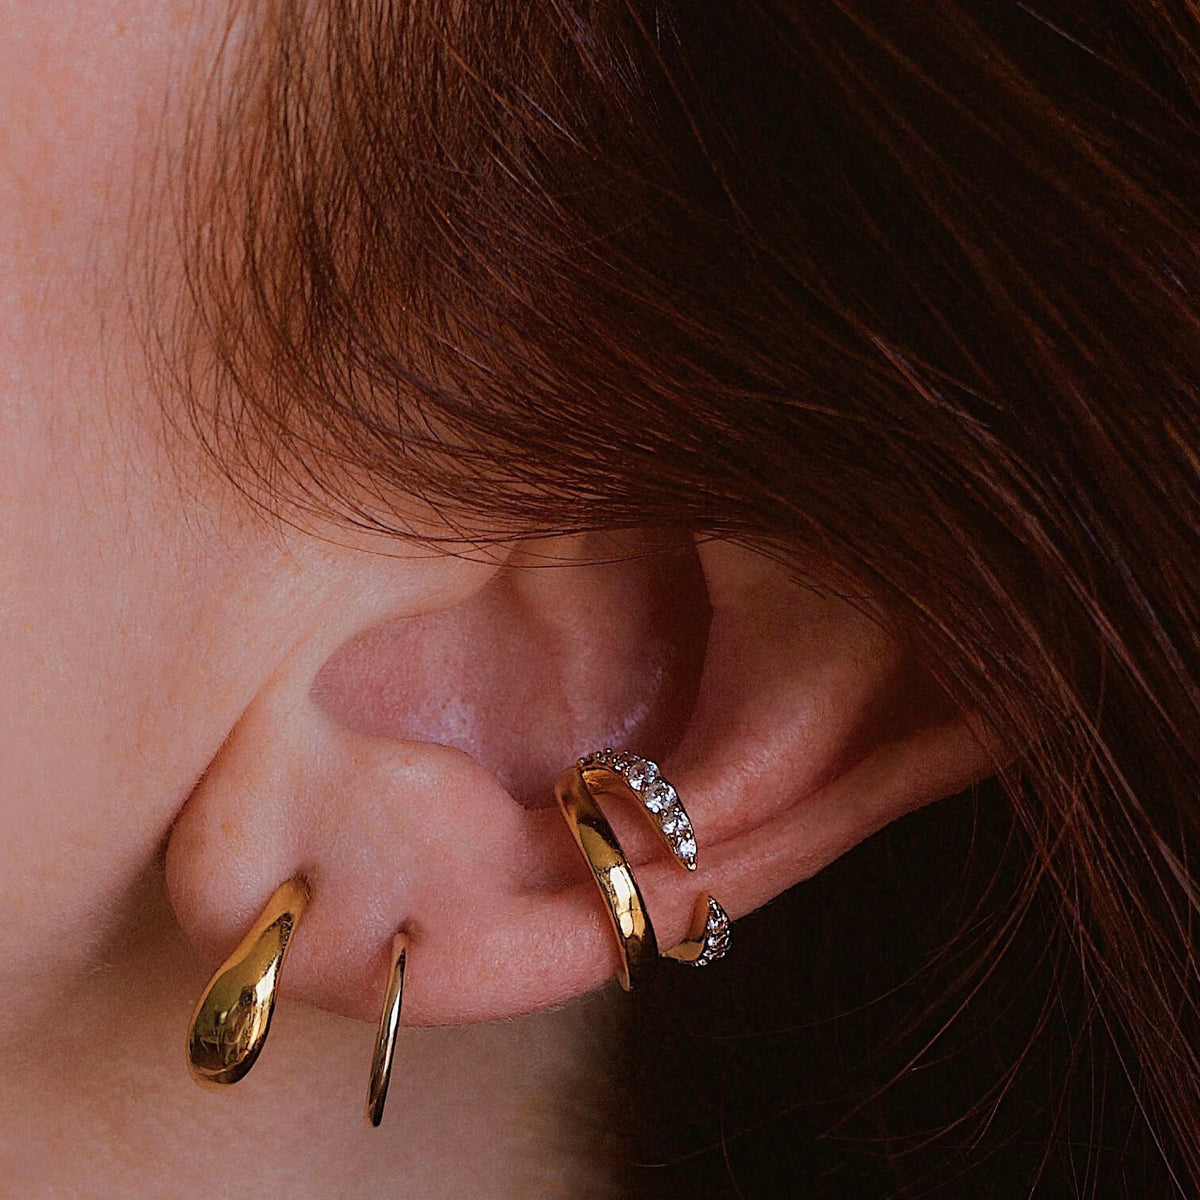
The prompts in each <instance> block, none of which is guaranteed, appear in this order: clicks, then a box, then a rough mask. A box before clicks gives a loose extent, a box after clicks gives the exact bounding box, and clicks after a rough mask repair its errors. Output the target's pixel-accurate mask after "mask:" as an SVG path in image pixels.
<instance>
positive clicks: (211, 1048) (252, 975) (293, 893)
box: [187, 879, 308, 1088]
mask: <svg viewBox="0 0 1200 1200" xmlns="http://www.w3.org/2000/svg"><path fill="white" fill-rule="evenodd" d="M307 904H308V888H307V887H306V886H305V885H304V883H303V882H301V881H300V880H298V879H292V880H289V881H288V882H287V883H285V884H283V885H282V886H281V887H279V888H277V889H276V891H275V894H274V895H273V896H272V897H271V899H270V900H269V901H268V902H267V906H266V908H265V909H263V911H262V914H261V915H260V916H259V918H258V920H257V921H255V922H254V924H253V926H251V928H250V930H249V932H248V933H247V934H246V936H245V937H244V938H243V939H242V942H241V944H240V945H239V946H238V948H237V949H236V950H235V951H234V952H233V953H232V954H231V955H230V956H229V957H228V958H227V959H226V960H225V961H224V962H223V963H222V964H221V966H220V967H219V968H218V970H217V973H216V974H215V975H214V976H213V977H212V980H211V982H210V983H209V985H208V987H207V988H205V989H204V995H202V996H201V997H200V1001H199V1003H198V1004H197V1005H196V1010H195V1012H194V1013H193V1014H192V1025H191V1029H190V1030H189V1032H188V1047H187V1055H188V1070H189V1071H190V1072H191V1075H192V1078H193V1079H194V1080H196V1082H197V1083H199V1084H202V1085H204V1086H206V1087H213V1088H220V1087H222V1086H224V1085H226V1084H231V1083H237V1081H238V1080H239V1079H241V1078H242V1077H243V1076H244V1075H245V1074H246V1073H247V1072H248V1071H249V1070H250V1068H251V1067H252V1066H254V1064H255V1062H256V1061H257V1059H258V1056H259V1053H260V1052H261V1050H262V1048H263V1044H264V1042H265V1041H266V1039H267V1032H268V1030H269V1029H270V1027H271V1015H272V1013H274V1011H275V996H276V993H277V992H278V989H279V973H280V971H281V970H282V969H283V963H284V959H285V958H286V957H287V952H288V947H289V946H290V945H291V941H292V934H293V933H294V932H295V930H296V925H297V923H298V922H299V920H300V917H301V916H302V915H303V913H304V909H305V907H306V906H307Z"/></svg>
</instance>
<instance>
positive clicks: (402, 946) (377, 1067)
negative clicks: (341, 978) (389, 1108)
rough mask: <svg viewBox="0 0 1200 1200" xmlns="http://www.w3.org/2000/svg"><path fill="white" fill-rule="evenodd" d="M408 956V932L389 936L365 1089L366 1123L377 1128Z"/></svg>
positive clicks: (385, 1098)
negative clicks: (383, 992) (389, 953)
mask: <svg viewBox="0 0 1200 1200" xmlns="http://www.w3.org/2000/svg"><path fill="white" fill-rule="evenodd" d="M407 958H408V935H407V934H405V933H398V934H396V936H395V937H394V938H392V965H391V969H390V970H389V971H388V985H387V994H386V996H385V998H384V1001H383V1014H382V1016H381V1017H380V1018H379V1036H378V1037H377V1038H376V1039H375V1057H374V1058H373V1059H372V1061H371V1082H370V1085H369V1086H368V1088H367V1106H366V1118H367V1124H368V1125H371V1126H374V1127H376V1128H377V1127H378V1125H379V1123H380V1121H382V1120H383V1106H384V1103H385V1102H386V1101H387V1093H388V1082H389V1081H390V1080H391V1077H392V1059H393V1057H394V1056H395V1054H396V1034H397V1032H398V1031H399V1029H400V1005H401V1004H402V1003H403V1000H404V964H405V960H406V959H407Z"/></svg>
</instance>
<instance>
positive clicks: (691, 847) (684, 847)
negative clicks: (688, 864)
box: [675, 837, 696, 858]
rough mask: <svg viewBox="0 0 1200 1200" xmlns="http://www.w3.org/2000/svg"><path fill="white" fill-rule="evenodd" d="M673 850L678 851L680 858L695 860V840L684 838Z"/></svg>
mask: <svg viewBox="0 0 1200 1200" xmlns="http://www.w3.org/2000/svg"><path fill="white" fill-rule="evenodd" d="M675 848H676V849H677V850H678V851H679V854H680V856H681V857H682V858H695V857H696V839H695V838H692V837H685V838H684V839H683V841H681V842H679V843H678V845H677V846H676V847H675Z"/></svg>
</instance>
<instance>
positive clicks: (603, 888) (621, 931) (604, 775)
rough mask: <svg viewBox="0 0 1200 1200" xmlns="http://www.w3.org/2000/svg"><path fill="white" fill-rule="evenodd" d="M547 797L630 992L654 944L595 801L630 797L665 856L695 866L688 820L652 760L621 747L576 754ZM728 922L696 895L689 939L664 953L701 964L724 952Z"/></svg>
mask: <svg viewBox="0 0 1200 1200" xmlns="http://www.w3.org/2000/svg"><path fill="white" fill-rule="evenodd" d="M554 794H555V797H556V798H557V800H558V804H559V808H561V810H562V814H563V816H564V817H565V818H566V821H567V825H568V827H569V828H570V830H571V833H572V835H573V836H574V838H575V844H576V845H577V846H578V847H579V850H580V852H581V853H582V854H583V857H584V859H585V860H586V862H587V864H588V867H589V868H590V869H591V872H592V876H593V878H594V879H595V880H596V885H597V886H598V887H599V889H600V895H601V896H602V897H603V899H604V903H605V906H606V908H607V911H608V915H609V918H610V920H611V923H612V928H613V933H614V934H615V935H616V939H617V946H618V948H619V949H620V954H621V961H620V967H619V968H618V978H619V979H620V981H621V986H622V987H623V988H624V989H625V990H626V991H629V990H630V989H631V988H632V987H633V985H634V984H635V983H637V982H638V981H639V980H641V979H642V978H643V977H644V976H645V974H646V972H647V971H648V970H649V969H650V967H651V966H652V965H653V964H654V963H655V962H656V961H657V960H658V957H659V950H658V941H657V938H656V937H655V934H654V926H653V925H652V923H651V921H650V916H649V914H648V913H647V911H646V903H645V901H644V900H643V898H642V893H641V889H640V888H639V887H638V885H637V880H636V879H635V878H634V875H633V870H632V868H631V867H630V865H629V860H628V858H626V856H625V852H624V851H623V850H622V849H621V843H620V842H619V841H618V840H617V836H616V834H615V833H614V832H613V829H612V826H611V825H610V824H609V823H608V819H607V818H606V817H605V815H604V813H603V811H602V809H601V807H600V804H599V800H601V799H609V800H616V801H619V802H623V803H628V802H629V801H630V800H633V801H634V802H635V803H636V804H637V806H638V808H639V809H640V810H641V811H642V812H643V813H644V814H645V815H646V816H647V817H648V818H649V820H650V822H651V824H652V825H653V826H654V828H655V830H656V831H657V832H658V834H659V837H660V838H661V839H662V840H663V842H664V843H665V845H666V847H667V849H668V850H669V851H670V854H671V857H672V859H673V860H674V861H675V862H677V863H679V865H680V866H682V867H684V868H686V869H687V870H689V871H694V870H695V869H696V854H697V846H696V835H695V831H694V829H693V827H692V822H691V818H690V817H689V816H688V814H687V811H686V810H685V809H684V807H683V804H682V803H681V802H680V799H679V794H678V793H677V792H676V791H675V789H674V788H673V787H672V786H671V784H669V783H668V782H667V781H666V780H665V779H664V778H663V777H662V774H661V772H660V771H659V769H658V765H657V764H656V763H653V762H651V761H650V760H649V759H647V758H641V757H639V756H638V755H636V754H630V753H629V752H627V751H618V750H612V749H605V750H598V751H596V752H595V753H594V754H589V755H587V756H586V757H584V758H581V759H579V761H578V762H577V763H576V764H575V765H574V766H573V767H569V768H568V769H567V770H565V771H564V772H563V773H562V774H561V775H560V776H559V777H558V780H557V782H556V783H555V785H554ZM729 925H730V922H729V917H728V916H727V915H726V913H725V910H724V909H723V908H722V907H721V905H720V904H719V903H718V902H717V900H716V899H715V898H714V897H713V896H710V895H708V894H707V893H703V894H702V895H701V896H700V898H699V900H698V901H697V905H696V914H695V917H694V919H693V924H692V928H691V929H690V930H689V932H688V936H687V937H686V938H685V939H684V940H683V941H682V942H680V944H679V945H678V946H676V947H674V948H673V949H671V950H668V951H667V952H666V956H667V957H669V958H674V959H675V960H676V961H678V962H683V963H687V964H688V965H691V966H707V965H708V964H709V963H712V962H715V961H716V960H717V959H718V958H720V957H721V956H722V955H724V954H725V952H726V951H727V950H728V949H729V936H730V935H729Z"/></svg>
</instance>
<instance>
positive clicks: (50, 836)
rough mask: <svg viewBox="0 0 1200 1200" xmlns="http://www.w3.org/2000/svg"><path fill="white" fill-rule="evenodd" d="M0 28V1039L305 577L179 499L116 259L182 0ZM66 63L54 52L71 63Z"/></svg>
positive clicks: (295, 611) (148, 851)
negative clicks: (0, 31) (1, 1000)
mask: <svg viewBox="0 0 1200 1200" xmlns="http://www.w3.org/2000/svg"><path fill="white" fill-rule="evenodd" d="M3 12H4V27H5V38H4V39H3V41H2V42H0V111H3V112H4V113H6V114H8V116H6V119H5V121H4V122H3V123H2V128H0V628H2V629H3V631H4V636H3V638H0V681H2V687H0V745H2V746H3V748H4V749H3V754H0V992H2V994H3V995H4V996H5V1004H4V1006H3V1009H2V1010H0V1036H4V1037H11V1036H12V1034H13V1031H14V1027H16V1028H22V1029H24V1028H25V1027H26V1026H27V1025H28V1023H29V1022H30V1020H31V1019H32V1018H33V1017H35V1016H36V1014H37V1012H38V1011H39V1009H40V1007H41V1006H42V1005H44V1004H47V1003H50V1002H52V1001H53V1000H54V999H55V997H56V995H57V994H58V993H59V992H60V991H61V990H62V988H63V987H65V986H67V985H68V981H69V980H70V978H71V977H72V976H73V975H74V974H76V973H78V972H79V971H80V970H82V969H83V968H85V967H86V965H87V964H88V963H89V962H90V961H91V960H92V959H93V957H95V956H103V955H104V954H105V940H106V939H107V938H108V937H109V936H110V933H109V931H108V929H107V925H108V923H109V921H110V914H111V913H113V912H115V911H116V910H117V908H118V907H119V905H120V902H121V900H122V897H123V895H124V893H125V892H126V891H127V890H128V889H129V888H130V886H131V885H132V882H133V881H134V879H135V878H136V877H137V876H138V875H139V874H140V873H141V872H142V871H144V870H145V867H146V865H147V864H148V863H150V862H152V861H153V857H154V855H155V854H156V853H157V848H158V845H159V844H160V842H161V840H162V838H163V837H164V835H165V832H166V830H167V828H168V825H169V822H170V820H171V818H172V816H173V814H174V812H175V811H176V810H177V809H178V807H179V805H180V804H181V803H182V802H183V799H184V798H185V797H186V795H187V794H188V792H189V791H190V790H191V787H192V786H193V785H194V782H195V780H196V778H197V777H198V776H199V774H200V773H201V772H202V771H203V769H204V766H205V764H206V763H207V762H208V760H209V759H210V758H211V757H212V755H213V754H214V753H215V752H216V750H217V749H218V747H219V746H220V743H221V740H222V738H223V737H224V735H225V733H226V732H227V730H228V729H229V728H230V726H231V725H232V723H233V722H234V721H235V720H236V717H237V714H238V713H239V712H240V711H241V709H242V708H243V707H244V706H245V705H246V703H248V701H249V699H250V697H251V696H252V695H253V694H254V692H255V690H256V689H257V687H258V686H259V685H260V683H261V680H262V678H263V677H264V676H265V675H266V674H267V673H268V672H269V671H270V669H271V667H272V664H273V663H274V662H277V661H278V659H279V657H280V656H281V655H282V654H284V653H286V651H287V648H288V645H289V641H290V640H291V639H294V637H295V636H296V630H297V629H298V628H302V627H303V621H304V614H305V612H306V611H308V610H311V609H312V608H313V606H315V605H316V604H318V603H320V599H321V591H320V588H319V587H317V588H313V587H311V584H310V582H309V581H308V580H307V579H306V589H305V591H304V592H303V593H301V592H300V591H299V590H298V579H299V578H300V576H301V574H302V572H303V571H304V570H305V567H304V563H303V553H302V552H301V551H298V550H294V549H292V548H289V546H288V545H287V543H286V541H285V539H284V538H283V537H282V536H279V535H277V534H273V533H270V532H269V531H267V530H266V529H265V528H264V527H263V526H262V525H261V524H259V523H256V522H252V521H249V520H246V519H244V518H243V517H242V516H241V515H240V514H239V513H238V512H237V510H235V509H234V508H233V507H231V506H229V505H226V506H224V507H222V506H220V505H219V504H217V505H215V506H213V507H209V506H207V504H200V503H197V500H196V498H195V497H194V496H185V495H184V494H183V493H182V491H181V489H180V487H179V485H178V483H177V482H176V477H175V476H174V475H173V473H172V471H171V470H170V469H169V466H168V464H167V462H166V461H165V460H164V457H163V455H162V454H161V452H160V450H159V437H158V431H157V428H156V424H155V421H154V419H153V416H152V414H153V413H154V408H153V404H154V402H153V400H152V398H151V396H150V393H149V389H148V388H147V387H146V385H145V381H144V380H143V379H142V378H140V377H139V374H138V364H139V363H140V361H141V359H140V345H139V343H138V341H137V338H136V336H135V334H134V331H133V329H132V322H131V321H130V320H129V319H128V318H127V315H126V303H125V296H126V292H125V286H126V281H125V279H124V276H123V273H122V272H123V270H124V267H125V264H126V262H127V249H128V248H127V241H126V234H127V231H128V225H129V218H128V213H129V211H130V208H131V204H132V198H133V195H134V192H135V188H136V187H137V186H138V185H139V181H140V180H143V179H145V178H146V167H147V162H146V156H147V154H148V153H149V150H151V149H152V148H153V136H151V134H152V133H153V131H154V130H155V128H156V122H157V121H158V120H160V116H159V114H160V113H161V111H162V97H163V96H164V95H165V94H166V91H167V79H168V73H169V70H170V64H171V63H172V62H173V61H175V60H177V59H178V57H179V55H180V54H181V53H183V52H184V50H186V49H187V48H188V46H189V42H188V39H187V38H185V37H183V36H181V34H182V33H184V32H187V33H188V37H194V36H195V35H196V28H197V25H196V23H195V20H194V18H196V17H197V15H198V13H199V10H198V8H197V6H196V5H192V4H162V3H154V4H150V3H141V4H133V3H116V4H114V3H111V2H110V0H105V2H103V3H100V2H98V0H97V2H84V3H75V2H72V3H69V4H68V3H49V4H45V5H42V4H37V5H33V4H24V3H18V2H10V3H6V4H4V6H3ZM68 65H69V69H68Z"/></svg>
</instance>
